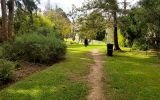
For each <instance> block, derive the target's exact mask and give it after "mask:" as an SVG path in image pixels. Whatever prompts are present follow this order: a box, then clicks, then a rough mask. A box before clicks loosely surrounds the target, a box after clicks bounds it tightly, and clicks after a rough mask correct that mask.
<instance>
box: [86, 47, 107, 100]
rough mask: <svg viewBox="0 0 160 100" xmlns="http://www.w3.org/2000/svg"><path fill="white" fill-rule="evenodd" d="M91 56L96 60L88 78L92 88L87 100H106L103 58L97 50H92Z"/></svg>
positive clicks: (91, 66)
mask: <svg viewBox="0 0 160 100" xmlns="http://www.w3.org/2000/svg"><path fill="white" fill-rule="evenodd" d="M90 55H91V56H92V57H93V59H94V63H93V64H91V65H90V74H89V76H88V82H89V84H90V86H91V88H92V89H91V90H90V92H89V95H88V97H87V100H106V97H105V94H104V89H103V80H102V79H103V62H102V56H101V54H100V53H99V51H98V50H97V49H95V50H92V52H91V53H90Z"/></svg>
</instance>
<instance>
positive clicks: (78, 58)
mask: <svg viewBox="0 0 160 100" xmlns="http://www.w3.org/2000/svg"><path fill="white" fill-rule="evenodd" d="M95 47H96V46H89V47H87V48H85V47H83V46H81V45H73V46H69V47H68V53H67V56H66V60H64V61H62V62H60V63H58V64H55V65H53V66H51V67H50V68H48V69H47V70H44V71H42V72H39V73H35V74H33V75H31V76H29V77H27V78H26V79H24V80H23V81H20V82H17V83H16V84H14V85H12V86H10V87H8V88H6V89H4V90H2V91H1V92H0V100H85V99H86V96H87V94H88V86H87V83H86V79H85V76H87V74H88V72H89V67H88V63H89V62H92V59H90V58H89V57H88V56H86V53H87V52H89V51H90V50H91V49H93V48H95Z"/></svg>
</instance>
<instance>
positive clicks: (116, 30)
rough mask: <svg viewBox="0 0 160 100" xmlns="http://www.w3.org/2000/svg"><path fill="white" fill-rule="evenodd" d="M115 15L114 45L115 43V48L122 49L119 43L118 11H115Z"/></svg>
mask: <svg viewBox="0 0 160 100" xmlns="http://www.w3.org/2000/svg"><path fill="white" fill-rule="evenodd" d="M113 17H114V45H115V50H121V49H120V47H119V44H118V29H117V12H116V11H114V12H113Z"/></svg>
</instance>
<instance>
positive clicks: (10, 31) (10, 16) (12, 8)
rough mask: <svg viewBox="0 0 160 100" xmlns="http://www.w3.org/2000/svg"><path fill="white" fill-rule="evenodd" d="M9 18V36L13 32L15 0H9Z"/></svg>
mask: <svg viewBox="0 0 160 100" xmlns="http://www.w3.org/2000/svg"><path fill="white" fill-rule="evenodd" d="M8 8H9V18H8V37H12V34H13V17H14V0H9V1H8Z"/></svg>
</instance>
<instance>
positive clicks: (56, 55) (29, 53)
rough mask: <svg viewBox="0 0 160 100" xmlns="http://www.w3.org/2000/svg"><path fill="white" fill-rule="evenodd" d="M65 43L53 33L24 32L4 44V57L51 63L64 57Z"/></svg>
mask: <svg viewBox="0 0 160 100" xmlns="http://www.w3.org/2000/svg"><path fill="white" fill-rule="evenodd" d="M65 53H66V45H65V44H64V43H63V41H61V40H59V39H57V38H56V37H55V35H54V34H49V35H47V36H44V35H41V34H36V33H34V34H29V33H28V34H24V35H20V36H17V37H16V38H15V40H14V41H13V42H11V43H8V44H5V45H4V57H5V58H7V59H9V60H27V61H30V62H35V63H47V64H48V63H52V62H54V61H56V60H59V59H62V58H64V55H65Z"/></svg>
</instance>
